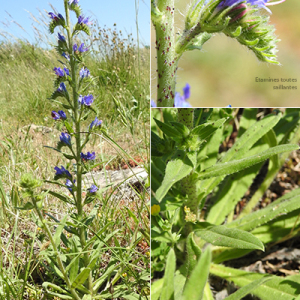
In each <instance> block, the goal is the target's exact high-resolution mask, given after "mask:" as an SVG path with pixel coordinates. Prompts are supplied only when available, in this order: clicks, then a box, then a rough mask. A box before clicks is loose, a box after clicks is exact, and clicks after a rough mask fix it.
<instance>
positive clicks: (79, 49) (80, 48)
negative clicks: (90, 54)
mask: <svg viewBox="0 0 300 300" xmlns="http://www.w3.org/2000/svg"><path fill="white" fill-rule="evenodd" d="M88 50H89V48H84V43H82V44H81V45H80V46H79V48H78V51H79V52H81V53H83V52H86V51H88Z"/></svg>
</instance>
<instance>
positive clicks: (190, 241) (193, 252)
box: [182, 232, 202, 277]
mask: <svg viewBox="0 0 300 300" xmlns="http://www.w3.org/2000/svg"><path fill="white" fill-rule="evenodd" d="M186 252H187V258H186V263H185V264H184V265H183V267H182V273H183V274H184V275H185V276H186V277H189V276H190V274H191V272H192V271H193V270H194V268H195V266H196V264H197V262H198V260H199V259H200V257H201V253H202V251H201V249H200V247H199V246H198V245H197V244H196V243H195V241H194V233H193V232H191V233H190V234H189V235H188V237H187V239H186Z"/></svg>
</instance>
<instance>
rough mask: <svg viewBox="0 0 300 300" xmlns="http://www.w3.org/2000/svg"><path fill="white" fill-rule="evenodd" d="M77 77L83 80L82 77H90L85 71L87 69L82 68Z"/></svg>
mask: <svg viewBox="0 0 300 300" xmlns="http://www.w3.org/2000/svg"><path fill="white" fill-rule="evenodd" d="M79 76H80V78H82V79H83V78H84V77H89V76H90V70H89V69H87V68H84V67H83V68H82V69H81V70H80V71H79Z"/></svg>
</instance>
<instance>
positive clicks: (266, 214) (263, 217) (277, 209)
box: [226, 189, 300, 231]
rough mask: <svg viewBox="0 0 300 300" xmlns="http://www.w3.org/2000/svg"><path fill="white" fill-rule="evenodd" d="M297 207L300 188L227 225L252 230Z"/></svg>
mask: <svg viewBox="0 0 300 300" xmlns="http://www.w3.org/2000/svg"><path fill="white" fill-rule="evenodd" d="M297 209H300V189H296V190H294V191H292V192H290V193H288V194H286V195H284V196H283V197H280V198H279V199H277V200H276V201H274V202H273V203H271V204H269V205H268V206H267V207H265V208H263V209H259V210H257V211H255V212H253V213H251V214H249V215H246V216H244V217H243V218H242V219H237V220H235V221H233V222H231V223H229V224H227V225H226V227H228V228H239V229H241V230H246V231H250V230H253V229H255V228H256V227H259V226H261V225H263V224H265V223H267V222H269V221H271V220H273V219H275V218H276V217H278V216H282V215H283V214H288V213H289V212H292V211H294V210H297Z"/></svg>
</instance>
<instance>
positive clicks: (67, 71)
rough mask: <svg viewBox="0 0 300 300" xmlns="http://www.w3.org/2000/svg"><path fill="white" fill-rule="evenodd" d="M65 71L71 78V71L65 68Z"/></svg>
mask: <svg viewBox="0 0 300 300" xmlns="http://www.w3.org/2000/svg"><path fill="white" fill-rule="evenodd" d="M64 70H65V73H66V75H68V76H70V72H69V69H67V68H64Z"/></svg>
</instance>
